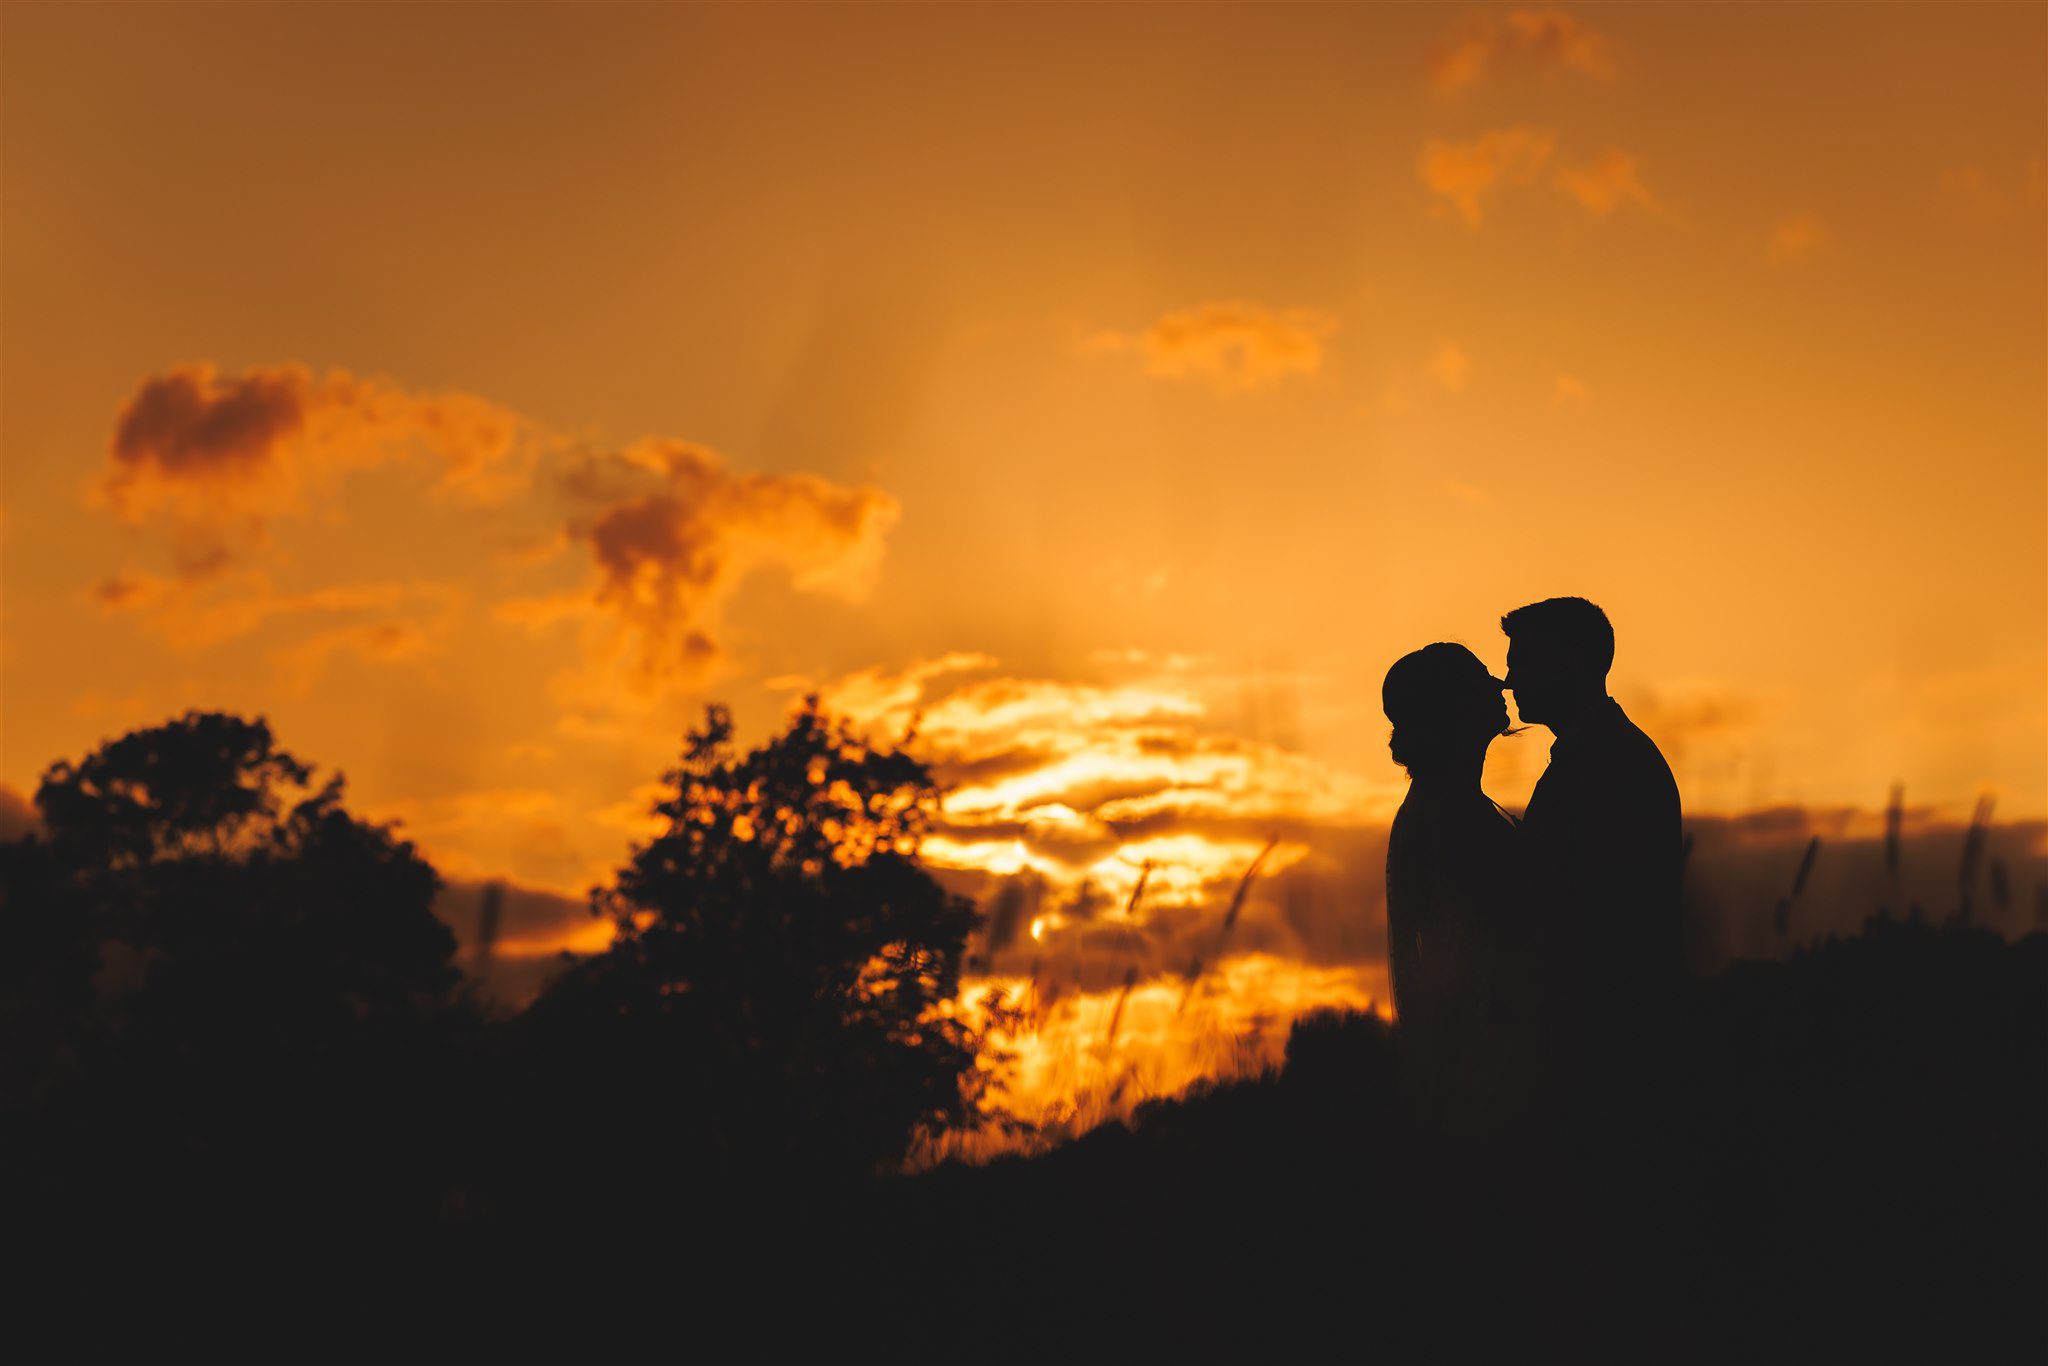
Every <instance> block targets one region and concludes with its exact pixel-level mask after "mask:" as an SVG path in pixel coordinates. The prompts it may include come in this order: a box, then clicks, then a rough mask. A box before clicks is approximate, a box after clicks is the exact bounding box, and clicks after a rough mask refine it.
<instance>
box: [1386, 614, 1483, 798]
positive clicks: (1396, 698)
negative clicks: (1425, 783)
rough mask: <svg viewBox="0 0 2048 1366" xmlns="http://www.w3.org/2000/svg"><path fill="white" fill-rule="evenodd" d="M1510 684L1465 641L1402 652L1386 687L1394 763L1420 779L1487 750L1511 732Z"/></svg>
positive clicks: (1388, 671) (1390, 742) (1388, 673)
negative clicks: (1507, 687) (1504, 692)
mask: <svg viewBox="0 0 2048 1366" xmlns="http://www.w3.org/2000/svg"><path fill="white" fill-rule="evenodd" d="M1504 686H1505V685H1504V684H1502V682H1501V681H1500V680H1499V679H1498V678H1495V677H1494V676H1493V675H1492V674H1491V673H1489V672H1488V671H1487V668H1486V665H1484V664H1482V663H1481V662H1480V661H1479V656H1477V655H1475V654H1473V653H1472V652H1471V651H1470V650H1468V649H1466V648H1465V647H1464V646H1462V645H1452V644H1450V643H1448V642H1444V641H1439V642H1438V643H1437V644H1435V645H1425V646H1423V647H1422V648H1421V649H1419V650H1417V651H1415V652H1414V653H1413V654H1406V655H1402V656H1401V657H1400V658H1399V659H1397V660H1395V661H1394V667H1393V668H1391V669H1389V670H1387V681H1386V682H1385V683H1384V684H1382V685H1381V687H1380V705H1381V706H1382V707H1384V708H1385V709H1386V713H1387V719H1388V720H1389V721H1391V722H1393V723H1394V734H1393V738H1392V739H1391V740H1390V741H1389V746H1388V747H1389V748H1390V749H1392V750H1393V752H1394V762H1395V763H1397V764H1399V765H1401V767H1403V768H1405V769H1407V770H1408V774H1409V776H1410V777H1416V776H1419V775H1420V774H1423V773H1426V772H1428V771H1430V770H1431V769H1432V768H1434V767H1439V766H1441V765H1443V764H1445V763H1450V762H1456V761H1457V760H1459V759H1460V758H1462V757H1465V756H1469V755H1472V754H1484V753H1485V752H1486V746H1487V744H1488V743H1489V742H1490V741H1491V740H1492V739H1493V737H1494V736H1496V735H1505V734H1507V732H1508V730H1509V726H1508V703H1507V699H1506V698H1505V697H1503V696H1502V695H1501V689H1502V688H1503V687H1504Z"/></svg>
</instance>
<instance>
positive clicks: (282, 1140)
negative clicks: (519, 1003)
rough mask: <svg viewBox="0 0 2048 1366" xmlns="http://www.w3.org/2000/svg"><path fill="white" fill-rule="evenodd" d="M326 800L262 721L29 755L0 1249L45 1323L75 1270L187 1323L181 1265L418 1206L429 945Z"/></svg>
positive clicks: (433, 1043) (1, 894) (363, 1225)
mask: <svg viewBox="0 0 2048 1366" xmlns="http://www.w3.org/2000/svg"><path fill="white" fill-rule="evenodd" d="M342 798H343V786H342V780H341V778H340V777H339V776H336V777H333V778H331V779H328V780H326V781H324V782H323V781H319V780H318V779H317V778H316V775H315V772H314V770H313V768H312V767H311V766H310V765H307V764H305V763H302V762H300V761H299V760H298V759H296V758H294V757H293V756H292V755H290V754H289V753H286V752H285V751H284V750H282V749H280V748H278V746H277V744H276V742H275V739H274V738H273V736H272V734H271V731H270V728H269V727H268V725H266V724H265V723H264V722H263V721H261V720H254V721H251V720H245V719H242V718H239V717H234V716H228V715H223V714H219V713H201V712H193V713H189V714H187V715H186V716H183V717H181V718H179V719H177V720H174V721H171V722H169V723H167V724H165V725H161V726H157V727H153V728H150V729H147V730H141V731H137V732H135V733H133V734H130V735H126V736H123V737H122V738H120V739H118V740H114V741H112V742H110V743H108V744H106V745H103V746H102V747H101V748H100V749H98V750H97V751H95V752H94V753H92V754H91V755H89V756H87V757H86V758H85V759H83V760H82V761H80V762H78V763H76V764H73V763H59V764H56V765H54V766H53V767H51V768H50V769H49V770H48V771H47V773H46V774H45V776H44V779H43V782H42V784H41V786H40V788H39V789H38V791H37V793H36V802H37V805H38V807H39V808H40V810H41V814H42V820H43V829H42V831H40V832H38V833H34V834H31V835H29V836H28V837H27V838H25V839H22V840H19V841H15V842H12V843H10V844H7V845H5V846H0V964H4V968H0V1024H4V1026H5V1029H6V1037H7V1039H8V1046H7V1048H6V1049H5V1050H4V1056H5V1071H4V1086H5V1096H4V1106H0V1110H4V1121H5V1129H6V1154H7V1161H6V1162H5V1163H4V1164H0V1196H4V1203H5V1207H6V1210H7V1215H8V1222H9V1228H10V1234H11V1235H12V1236H10V1237H9V1238H8V1239H7V1240H6V1242H7V1247H6V1254H7V1260H6V1266H7V1272H8V1279H9V1282H10V1284H11V1285H12V1286H13V1287H14V1288H15V1292H16V1295H17V1297H18V1298H17V1300H16V1301H15V1302H16V1303H17V1304H19V1303H23V1302H31V1303H34V1304H36V1305H37V1307H38V1311H39V1314H40V1315H41V1317H42V1319H43V1321H44V1322H45V1323H46V1324H63V1323H65V1322H67V1319H68V1322H69V1323H70V1324H71V1325H72V1327H73V1330H74V1331H75V1330H76V1325H77V1324H79V1323H81V1322H84V1321H86V1320H89V1319H90V1317H91V1316H90V1314H89V1312H87V1311H86V1310H85V1308H84V1306H83V1305H82V1304H81V1303H80V1302H79V1297H80V1296H83V1295H86V1294H88V1293H89V1292H88V1291H87V1290H86V1287H88V1286H90V1285H92V1284H93V1283H94V1282H95V1279H96V1278H108V1279H110V1280H112V1281H114V1282H117V1283H121V1284H124V1285H126V1286H127V1287H128V1297H129V1302H130V1305H131V1308H130V1311H129V1312H130V1313H131V1314H132V1315H135V1316H138V1317H140V1318H141V1319H143V1320H145V1321H146V1320H148V1319H149V1317H150V1315H151V1314H160V1315H173V1316H174V1315H177V1314H189V1313H192V1312H193V1311H192V1310H191V1309H189V1308H186V1307H185V1306H186V1303H187V1300H186V1297H185V1296H184V1295H183V1294H182V1293H180V1292H179V1291H178V1290H177V1288H176V1287H177V1285H178V1284H179V1282H178V1281H177V1280H176V1279H175V1277H173V1276H171V1275H170V1268H171V1267H172V1266H173V1264H175V1263H176V1262H177V1261H179V1260H180V1259H190V1260H191V1261H193V1262H194V1264H199V1265H213V1266H215V1267H217V1268H225V1267H230V1266H232V1267H235V1268H237V1269H236V1270H235V1271H234V1272H233V1273H232V1274H233V1275H234V1276H237V1277H241V1278H244V1279H245V1280H246V1279H247V1278H249V1277H252V1276H258V1275H273V1274H274V1275H276V1276H282V1277H286V1279H287V1280H288V1281H289V1280H290V1277H289V1275H288V1273H287V1271H286V1270H285V1269H284V1268H285V1265H286V1264H281V1263H275V1262H273V1260H272V1259H270V1258H268V1257H266V1256H264V1254H263V1252H262V1249H264V1248H273V1247H280V1246H288V1245H291V1243H290V1240H291V1239H292V1238H294V1237H295V1236H299V1235H298V1230H304V1229H317V1230H319V1231H320V1239H321V1240H322V1241H321V1242H320V1244H319V1246H322V1247H333V1248H337V1249H338V1248H343V1247H352V1246H365V1245H367V1239H366V1238H365V1236H364V1230H368V1229H382V1230H386V1231H388V1230H389V1229H391V1228H393V1227H397V1226H400V1225H401V1224H407V1223H409V1224H411V1225H412V1226H418V1225H419V1224H420V1223H421V1222H422V1221H423V1220H424V1218H425V1217H427V1216H428V1215H430V1214H431V1212H432V1211H433V1209H434V1208H435V1206H436V1204H437V1202H438V1201H439V1200H440V1199H441V1198H442V1192H443V1191H445V1190H446V1189H447V1187H448V1185H449V1180H450V1176H449V1173H450V1170H451V1159H450V1158H449V1157H448V1156H447V1154H448V1152H449V1150H450V1146H451V1145H450V1142H449V1136H450V1135H451V1134H452V1133H454V1127H453V1125H452V1123H451V1120H452V1119H453V1118H454V1117H455V1116H456V1115H457V1113H458V1110H457V1107H458V1106H459V1104H460V1102H459V1100H458V1098H457V1097H458V1094H459V1092H458V1088H457V1087H456V1086H455V1085H453V1084H452V1083H451V1078H453V1077H459V1076H461V1075H462V1073H461V1071H460V1070H459V1069H458V1068H457V1067H455V1066H454V1065H452V1064H451V1063H450V1061H449V1060H450V1058H451V1057H452V1056H453V1055H452V1054H451V1052H450V1048H451V1046H453V1045H454V1044H456V1043H458V1042H459V1041H460V1039H461V1038H462V1037H463V1030H464V1028H465V1027H466V1024H465V1021H466V1018H467V1017H466V1016H465V1015H464V1013H463V1012H462V1011H460V1010H459V1009H456V1008H454V1007H455V1006H457V1005H458V1004H459V1003H458V1002H457V1001H456V999H455V998H454V997H453V996H452V995H451V990H452V988H453V986H454V985H455V983H456V980H457V976H456V973H455V971H454V969H453V966H452V957H453V953H454V947H455V943H454V938H453V936H452V935H451V934H450V933H449V932H448V930H447V928H446V927H445V926H443V925H442V924H441V923H440V922H439V921H438V920H436V919H435V918H434V916H433V914H432V912H431V910H430V909H429V907H430V903H431V902H432V899H433V896H434V893H435V890H436V888H437V887H438V885H439V879H438V878H437V877H436V875H435V873H434V870H433V869H432V868H431V867H430V866H428V865H427V863H425V862H424V861H423V860H422V859H421V858H420V856H419V855H418V854H417V852H415V850H414V849H413V847H412V846H411V845H410V844H408V843H406V842H404V841H403V840H401V839H399V838H397V837H396V836H395V835H394V834H393V833H392V832H391V830H390V829H389V828H387V827H384V826H380V825H376V824H372V823H369V822H366V821H363V820H360V819H358V818H357V817H355V816H353V815H351V814H350V813H349V812H348V811H347V810H346V809H345V808H344V806H343V802H342ZM289 1265H292V1266H296V1267H298V1269H299V1270H298V1276H299V1279H300V1281H302V1282H303V1281H304V1280H305V1272H304V1268H305V1266H306V1263H305V1262H304V1260H303V1259H301V1260H300V1261H299V1262H297V1263H290V1264H289ZM273 1268H275V1269H274V1270H273ZM220 1274H222V1275H224V1276H226V1275H228V1274H230V1273H228V1272H227V1271H225V1270H222V1271H221V1273H220ZM272 1291H273V1292H274V1294H273V1301H272V1302H274V1303H275V1304H277V1305H279V1306H283V1305H286V1304H287V1303H288V1302H289V1297H288V1296H286V1295H284V1288H283V1287H281V1286H276V1285H273V1286H272ZM279 1312H280V1313H283V1312H286V1311H285V1310H283V1309H280V1310H279ZM255 1321H256V1320H252V1323H253V1322H255ZM53 1331H54V1330H53ZM164 1331H165V1332H166V1333H167V1334H170V1337H169V1338H167V1339H166V1340H171V1339H173V1338H174V1337H175V1334H174V1333H171V1330H169V1329H168V1328H166V1329H165V1330H164ZM66 1350H67V1351H71V1350H82V1351H85V1352H86V1354H90V1353H91V1350H92V1349H90V1348H82V1349H81V1348H66ZM152 1350H154V1349H152ZM113 1354H115V1355H120V1354H122V1353H120V1352H114V1353H113ZM170 1354H171V1355H175V1354H176V1353H175V1352H172V1353H170Z"/></svg>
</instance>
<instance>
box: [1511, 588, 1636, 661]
mask: <svg viewBox="0 0 2048 1366" xmlns="http://www.w3.org/2000/svg"><path fill="white" fill-rule="evenodd" d="M1500 629H1501V630H1503V631H1505V632H1507V635H1508V639H1509V640H1513V639H1515V638H1516V637H1517V636H1520V637H1521V638H1523V639H1524V640H1528V641H1530V642H1531V643H1535V642H1539V641H1540V642H1542V646H1541V647H1539V648H1543V647H1547V648H1550V649H1555V650H1557V651H1558V653H1559V654H1560V655H1562V656H1563V657H1564V658H1565V659H1567V660H1570V661H1571V662H1572V663H1573V664H1576V665H1578V666H1579V667H1581V668H1583V669H1586V670H1588V671H1589V672H1592V673H1595V674H1598V675H1599V676H1600V677H1602V678H1605V677H1606V676H1607V671H1608V670H1609V669H1610V668H1612V667H1614V626H1613V624H1612V623H1611V622H1609V621H1608V620H1607V614H1606V613H1605V612H1603V611H1601V610H1600V609H1599V608H1598V607H1595V606H1594V605H1593V604H1592V603H1590V602H1587V601H1586V600H1585V599H1584V598H1545V599H1544V600H1543V601H1541V602H1532V603H1530V604H1529V605H1528V606H1527V607H1517V608H1516V609H1515V610H1514V611H1512V612H1510V613H1508V614H1507V615H1506V616H1504V617H1502V618H1501V619H1500Z"/></svg>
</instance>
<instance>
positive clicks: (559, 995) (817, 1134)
mask: <svg viewBox="0 0 2048 1366" xmlns="http://www.w3.org/2000/svg"><path fill="white" fill-rule="evenodd" d="M666 782H667V784H668V787H669V793H668V795H667V796H666V798H665V799H664V800H663V801H662V802H661V803H660V805H659V806H658V807H657V808H656V809H657V811H658V813H659V814H660V815H661V816H662V817H663V818H664V819H666V821H667V822H668V828H667V829H666V830H665V831H664V832H663V833H662V834H661V835H660V836H659V837H657V838H656V839H654V840H652V841H650V842H649V843H647V844H646V845H644V846H641V847H639V848H637V849H636V850H635V851H634V852H633V854H632V856H631V858H630V859H629V861H628V862H627V864H626V866H625V867H624V868H622V869H621V870H620V871H619V873H618V876H617V879H616V880H615V882H614V883H613V884H612V885H611V886H609V887H605V888H601V889H599V890H597V891H596V892H594V893H593V897H592V910H593V911H594V912H595V913H597V914H601V915H605V916H609V917H610V918H611V919H612V921H613V923H614V924H615V925H616V927H617V937H616V938H615V940H614V942H613V944H612V946H611V948H610V949H609V950H608V951H607V952H605V953H603V954H599V955H596V956H594V957H593V958H590V959H588V960H586V961H584V962H582V963H579V964H577V965H576V966H575V967H573V968H571V969H570V970H569V971H568V972H567V973H565V974H564V975H563V977H561V978H560V979H559V980H558V981H557V982H556V984H555V985H554V986H553V987H552V988H551V989H550V990H549V992H548V993H547V994H546V995H545V996H543V998H542V999H541V1000H540V1001H539V1002H537V1003H536V1005H535V1007H534V1008H533V1009H532V1010H531V1011H530V1012H529V1015H530V1017H531V1018H532V1021H533V1023H534V1025H535V1027H536V1028H538V1029H540V1030H541V1031H543V1032H544V1033H552V1034H554V1036H555V1038H556V1042H557V1044H558V1045H560V1046H562V1047H563V1049H564V1051H563V1053H562V1056H564V1057H565V1058H566V1057H574V1058H576V1059H580V1061H579V1062H578V1063H576V1065H577V1066H578V1067H581V1068H585V1069H587V1068H589V1067H590V1066H592V1065H593V1060H594V1059H596V1058H599V1057H601V1056H606V1055H609V1057H610V1059H611V1064H612V1065H613V1066H617V1065H619V1064H620V1063H622V1062H625V1061H626V1059H627V1057H628V1056H630V1057H631V1058H632V1059H634V1061H632V1062H631V1064H630V1069H631V1070H633V1071H637V1072H639V1073H640V1075H639V1076H638V1078H637V1079H636V1080H634V1081H633V1082H631V1083H628V1084H626V1085H623V1086H620V1087H615V1088H613V1092H612V1095H613V1097H614V1098H618V1097H630V1099H629V1102H628V1103H630V1104H633V1105H635V1106H636V1107H638V1117H637V1120H636V1121H635V1122H636V1123H639V1124H649V1123H651V1124H654V1125H656V1126H658V1127H660V1128H662V1129H665V1130H666V1131H667V1134H668V1137H669V1138H670V1140H672V1141H682V1142H684V1143H686V1144H688V1145H692V1146H694V1147H697V1148H699V1149H701V1151H700V1154H699V1155H700V1157H702V1158H706V1159H709V1160H711V1161H713V1162H714V1163H715V1164H717V1165H719V1166H721V1167H732V1166H736V1165H740V1166H773V1167H776V1168H787V1167H791V1166H794V1167H796V1168H798V1169H802V1170H809V1171H812V1172H817V1171H821V1170H824V1169H834V1170H841V1171H844V1172H847V1173H855V1172H866V1171H872V1170H874V1169H877V1168H880V1167H885V1166H887V1165H889V1164H892V1163H894V1162H896V1161H898V1160H900V1159H901V1157H902V1156H903V1154H904V1151H905V1150H906V1148H907V1146H908V1144H909V1142H910V1140H911V1138H912V1137H913V1135H914V1134H915V1133H916V1132H917V1131H918V1130H919V1129H921V1128H936V1127H943V1126H945V1125H948V1124H951V1123H954V1122H956V1121H958V1120H960V1119H961V1118H962V1117H964V1116H965V1115H966V1114H967V1113H968V1112H969V1110H970V1109H971V1108H972V1105H973V1102H974V1099H975V1093H974V1086H975V1083H976V1081H977V1080H978V1078H979V1075H980V1074H978V1073H977V1072H976V1071H975V1069H974V1068H973V1062H974V1057H975V1052H976V1047H977V1042H978V1041H977V1039H976V1037H975V1035H974V1033H973V1032H972V1030H970V1028H969V1027H968V1026H967V1025H966V1024H965V1023H964V1022H962V1021H960V1020H959V1019H956V1018H952V1017H949V1016H944V1015H940V1014H938V1013H936V1008H937V1007H939V1006H940V1005H941V1003H944V1002H947V1001H950V1000H951V998H952V997H953V996H954V995H955V994H956V992H957V990H958V987H959V976H960V965H961V956H962V951H963V948H964V945H965V941H966V937H967V934H968V931H969V930H970V929H971V928H972V926H973V923H974V911H973V908H972V906H971V905H970V904H969V903H968V902H967V901H966V900H965V899H964V898H961V897H957V896H954V895H952V894H950V893H948V892H947V891H945V890H944V889H943V888H942V887H941V886H940V885H939V884H938V882H936V881H935V880H934V879H933V878H932V877H931V876H930V875H929V874H928V873H927V872H925V871H924V870H923V869H922V868H921V867H920V866H919V865H918V863H917V861H916V853H917V847H918V842H919V840H920V838H921V837H922V835H923V834H924V831H925V829H926V826H927V824H928V822H929V819H930V816H931V813H932V812H933V810H934V809H935V808H936V806H937V803H938V797H939V793H938V789H937V787H936V786H935V784H934V782H933V780H932V777H931V774H930V772H929V771H928V770H927V769H926V768H925V767H924V765H922V764H921V763H919V762H918V761H917V760H915V759H913V758H911V757H910V756H909V755H907V754H905V753H903V752H902V751H901V750H892V749H886V748H875V747H871V746H869V745H867V744H866V743H865V742H863V741H862V740H860V739H859V738H858V737H856V736H855V735H853V734H852V733H851V732H850V731H848V730H847V729H846V728H845V727H844V725H843V724H839V725H835V724H834V723H833V722H831V721H830V720H828V719H827V718H826V717H825V716H824V715H823V714H821V713H820V711H819V710H818V707H817V703H816V699H815V698H813V699H810V700H809V701H807V702H806V704H805V705H804V706H803V707H802V709H801V710H800V711H799V712H798V713H797V714H796V715H795V716H794V717H793V718H792V719H791V721H790V723H789V726H788V728H787V729H786V730H784V731H783V732H782V733H781V734H779V735H776V736H775V737H773V738H772V739H770V740H768V741H767V742H766V743H764V744H762V745H761V746H760V747H759V748H756V749H754V750H753V751H751V752H749V753H747V754H745V755H740V754H738V753H736V751H735V748H734V745H733V740H732V723H731V718H730V716H729V714H728V713H727V712H726V711H725V710H724V709H723V708H720V707H712V708H709V709H708V711H707V713H706V718H705V722H704V724H703V727H702V728H701V729H698V730H695V731H692V732H690V734H689V736H688V738H687V747H686V750H685V753H684V755H683V762H682V764H681V766H680V767H678V768H677V769H676V770H674V771H673V772H671V773H669V774H668V775H666ZM595 1065H596V1066H599V1067H603V1066H604V1064H603V1063H596V1064H595ZM649 1088H654V1089H655V1094H649Z"/></svg>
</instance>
